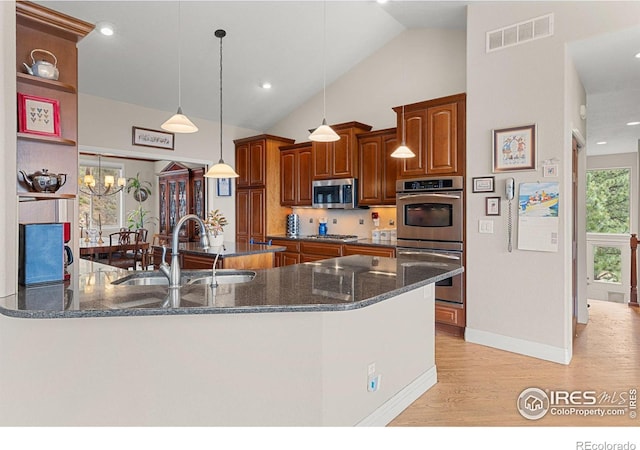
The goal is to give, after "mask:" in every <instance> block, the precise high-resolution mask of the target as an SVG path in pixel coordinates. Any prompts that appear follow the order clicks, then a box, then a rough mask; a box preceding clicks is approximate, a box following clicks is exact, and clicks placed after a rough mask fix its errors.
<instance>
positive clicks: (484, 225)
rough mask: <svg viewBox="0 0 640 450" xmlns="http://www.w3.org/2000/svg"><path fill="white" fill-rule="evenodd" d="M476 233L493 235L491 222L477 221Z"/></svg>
mask: <svg viewBox="0 0 640 450" xmlns="http://www.w3.org/2000/svg"><path fill="white" fill-rule="evenodd" d="M478 232H479V233H486V234H493V220H479V221H478Z"/></svg>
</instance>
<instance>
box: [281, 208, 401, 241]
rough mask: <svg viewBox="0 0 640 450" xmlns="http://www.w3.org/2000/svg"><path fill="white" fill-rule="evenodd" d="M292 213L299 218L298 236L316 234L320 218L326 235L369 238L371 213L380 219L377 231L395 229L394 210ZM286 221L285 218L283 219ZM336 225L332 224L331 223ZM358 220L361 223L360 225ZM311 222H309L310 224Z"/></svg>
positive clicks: (333, 210) (309, 210)
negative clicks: (325, 226)
mask: <svg viewBox="0 0 640 450" xmlns="http://www.w3.org/2000/svg"><path fill="white" fill-rule="evenodd" d="M293 212H294V213H296V214H298V216H300V234H301V235H308V234H317V233H318V225H319V223H320V222H319V221H320V219H321V218H323V217H324V218H326V219H327V233H329V234H355V235H357V236H358V237H359V238H371V231H372V230H373V229H374V226H373V220H372V219H371V213H372V212H377V213H378V215H379V217H380V226H379V227H378V228H379V229H389V228H395V227H396V208H395V207H394V206H390V207H384V206H383V207H375V208H369V209H350V210H344V209H314V208H293ZM283 220H285V221H286V218H283ZM334 220H335V221H336V223H333V221H334ZM360 220H362V221H363V223H362V224H360ZM310 221H311V222H310Z"/></svg>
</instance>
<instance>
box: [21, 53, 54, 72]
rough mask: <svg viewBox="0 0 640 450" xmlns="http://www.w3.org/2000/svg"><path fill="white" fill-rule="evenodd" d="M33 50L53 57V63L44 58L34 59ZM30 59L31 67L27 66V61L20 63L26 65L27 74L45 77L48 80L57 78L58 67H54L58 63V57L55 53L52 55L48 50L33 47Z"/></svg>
mask: <svg viewBox="0 0 640 450" xmlns="http://www.w3.org/2000/svg"><path fill="white" fill-rule="evenodd" d="M35 52H40V53H46V54H47V55H50V56H51V57H52V58H53V64H51V63H50V62H49V61H45V60H44V59H41V60H39V61H36V59H35V58H34V57H33V54H34V53H35ZM31 61H32V62H33V64H32V65H31V67H29V65H28V64H27V63H22V64H23V65H24V67H26V69H27V73H28V74H29V75H34V76H36V77H40V78H46V79H48V80H57V79H58V75H59V73H58V68H57V67H56V66H57V65H58V58H56V55H54V54H53V53H51V52H50V51H47V50H43V49H41V48H34V49H33V50H31Z"/></svg>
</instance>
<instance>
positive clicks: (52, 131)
mask: <svg viewBox="0 0 640 450" xmlns="http://www.w3.org/2000/svg"><path fill="white" fill-rule="evenodd" d="M18 131H19V132H20V133H31V134H39V135H42V136H57V137H59V136H60V103H59V102H58V100H55V99H51V98H44V97H36V96H35V95H27V94H23V93H21V92H18Z"/></svg>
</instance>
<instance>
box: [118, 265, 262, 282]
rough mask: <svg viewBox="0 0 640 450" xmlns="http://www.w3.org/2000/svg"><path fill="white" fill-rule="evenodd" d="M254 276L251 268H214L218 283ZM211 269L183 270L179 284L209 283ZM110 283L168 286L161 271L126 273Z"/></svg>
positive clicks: (248, 278) (249, 278)
mask: <svg viewBox="0 0 640 450" xmlns="http://www.w3.org/2000/svg"><path fill="white" fill-rule="evenodd" d="M255 276H256V273H255V272H254V271H252V270H234V269H218V270H216V281H217V283H218V284H234V283H246V282H248V281H251V280H253V279H254V277H255ZM211 278H212V277H211V270H209V269H205V270H183V271H182V278H181V281H180V284H181V285H182V286H185V285H189V284H210V283H211ZM111 284H116V285H120V286H168V285H169V280H168V279H167V277H166V276H164V275H163V274H162V272H160V271H157V270H154V271H140V272H135V273H132V274H131V275H126V276H124V277H122V278H119V279H117V280H115V281H113V282H112V283H111Z"/></svg>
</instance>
